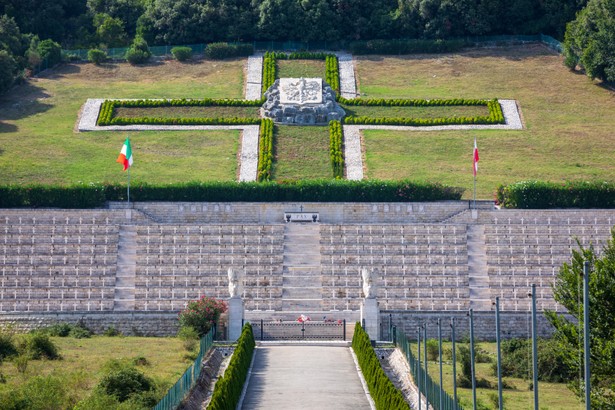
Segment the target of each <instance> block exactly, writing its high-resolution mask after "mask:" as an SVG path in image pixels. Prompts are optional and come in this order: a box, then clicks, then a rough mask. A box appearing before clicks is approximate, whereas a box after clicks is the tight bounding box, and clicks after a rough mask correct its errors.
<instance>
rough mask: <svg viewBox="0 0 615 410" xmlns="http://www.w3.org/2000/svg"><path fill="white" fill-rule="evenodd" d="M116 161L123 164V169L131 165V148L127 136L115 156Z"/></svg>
mask: <svg viewBox="0 0 615 410" xmlns="http://www.w3.org/2000/svg"><path fill="white" fill-rule="evenodd" d="M116 162H119V163H120V164H122V165H123V166H124V171H126V170H127V169H128V168H130V167H131V166H132V149H131V148H130V140H129V139H128V138H126V141H124V146H122V150H121V151H120V156H119V157H117V160H116Z"/></svg>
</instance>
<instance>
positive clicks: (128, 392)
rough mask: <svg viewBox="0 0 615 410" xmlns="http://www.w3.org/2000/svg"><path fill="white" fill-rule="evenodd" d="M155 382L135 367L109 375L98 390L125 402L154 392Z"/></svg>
mask: <svg viewBox="0 0 615 410" xmlns="http://www.w3.org/2000/svg"><path fill="white" fill-rule="evenodd" d="M154 387H155V386H154V382H153V381H152V380H151V379H150V378H149V377H147V376H145V375H144V374H143V373H141V372H140V371H139V370H137V369H135V368H134V367H122V368H120V369H117V370H113V371H111V372H109V373H107V374H106V375H105V376H103V378H102V379H101V380H100V382H99V383H98V388H100V389H101V390H102V391H104V392H105V393H106V394H108V395H110V396H115V397H117V399H118V401H120V402H124V401H126V400H128V399H130V398H131V397H132V396H134V395H139V394H141V393H143V392H148V391H151V390H154Z"/></svg>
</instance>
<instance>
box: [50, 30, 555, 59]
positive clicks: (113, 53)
mask: <svg viewBox="0 0 615 410" xmlns="http://www.w3.org/2000/svg"><path fill="white" fill-rule="evenodd" d="M457 40H459V39H457ZM461 40H465V41H467V42H470V43H473V44H476V45H480V44H493V45H499V44H510V43H513V44H515V43H535V42H542V43H544V44H545V45H547V46H549V47H551V48H553V49H554V50H556V51H559V52H561V51H562V44H561V43H560V42H559V41H557V40H556V39H554V38H553V37H550V36H546V35H543V34H537V35H528V36H523V35H515V36H512V35H506V36H480V37H465V38H462V39H461ZM229 44H240V43H229ZM243 44H245V43H243ZM252 44H253V45H254V49H255V50H280V51H297V50H306V51H310V50H342V49H345V48H347V47H348V46H349V44H350V42H348V41H342V40H340V41H253V42H252ZM173 47H178V46H174V45H173V46H152V47H150V51H151V52H152V55H153V56H155V57H170V56H171V49H172V48H173ZM182 47H190V48H191V49H192V52H193V53H194V54H203V52H204V51H205V48H206V47H207V43H202V44H188V45H183V46H182ZM127 50H128V48H127V47H122V48H110V49H107V50H106V51H107V55H108V57H109V58H110V59H112V60H122V59H124V56H125V55H126V51H127ZM88 51H89V50H88V49H78V50H63V51H62V53H63V54H64V55H66V56H75V57H78V58H79V59H81V60H87V58H88Z"/></svg>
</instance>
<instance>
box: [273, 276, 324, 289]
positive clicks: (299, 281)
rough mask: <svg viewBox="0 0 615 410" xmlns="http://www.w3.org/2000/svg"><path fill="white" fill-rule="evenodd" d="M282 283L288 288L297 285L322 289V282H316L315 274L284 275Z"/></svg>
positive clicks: (297, 286)
mask: <svg viewBox="0 0 615 410" xmlns="http://www.w3.org/2000/svg"><path fill="white" fill-rule="evenodd" d="M317 279H320V278H317ZM282 285H283V286H284V287H285V288H286V287H287V286H288V287H296V288H299V287H301V288H307V289H309V288H318V289H322V286H320V283H315V281H314V276H284V277H283V278H282Z"/></svg>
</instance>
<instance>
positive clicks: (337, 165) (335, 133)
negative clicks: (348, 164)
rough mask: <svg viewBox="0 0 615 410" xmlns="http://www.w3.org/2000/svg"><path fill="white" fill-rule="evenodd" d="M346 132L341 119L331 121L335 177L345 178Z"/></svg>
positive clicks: (330, 137)
mask: <svg viewBox="0 0 615 410" xmlns="http://www.w3.org/2000/svg"><path fill="white" fill-rule="evenodd" d="M343 140H344V134H343V130H342V124H341V123H340V122H339V121H331V122H329V156H330V157H331V167H332V168H333V178H339V179H341V178H344V150H343Z"/></svg>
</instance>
